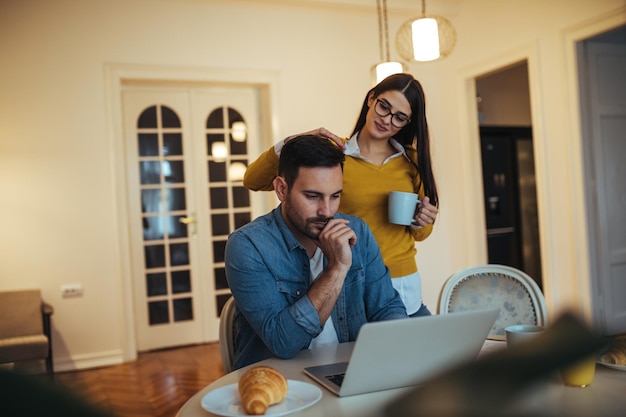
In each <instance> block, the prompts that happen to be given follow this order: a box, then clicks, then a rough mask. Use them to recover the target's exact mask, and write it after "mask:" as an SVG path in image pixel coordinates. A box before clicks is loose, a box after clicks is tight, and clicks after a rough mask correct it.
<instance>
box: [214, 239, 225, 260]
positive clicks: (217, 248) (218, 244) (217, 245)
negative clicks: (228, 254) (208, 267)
mask: <svg viewBox="0 0 626 417" xmlns="http://www.w3.org/2000/svg"><path fill="white" fill-rule="evenodd" d="M225 249H226V241H225V240H217V241H215V242H213V261H214V262H215V263H222V262H224V250H225Z"/></svg>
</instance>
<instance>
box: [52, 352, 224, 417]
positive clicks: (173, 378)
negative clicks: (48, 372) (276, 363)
mask: <svg viewBox="0 0 626 417" xmlns="http://www.w3.org/2000/svg"><path fill="white" fill-rule="evenodd" d="M223 375H224V370H223V368H222V360H221V357H220V346H219V343H209V344H203V345H196V346H190V347H183V348H176V349H168V350H160V351H155V352H147V353H140V354H139V357H138V359H137V360H136V361H134V362H131V363H125V364H122V365H115V366H110V367H106V368H99V369H90V370H84V371H74V372H59V373H56V374H55V381H56V382H58V383H61V384H63V385H64V386H65V387H67V388H68V389H69V390H70V391H71V392H72V393H74V394H76V395H78V396H80V397H83V398H85V399H86V400H87V401H89V402H90V403H91V404H94V405H95V406H97V407H100V408H102V409H103V410H105V411H107V412H109V413H111V414H113V415H114V416H116V417H174V416H175V415H176V413H177V412H178V410H179V409H180V407H181V406H182V405H183V404H184V403H185V402H186V401H187V400H188V399H189V398H190V397H191V396H193V395H194V394H195V393H197V392H198V391H200V389H202V388H204V387H205V386H207V385H208V384H210V383H211V382H213V381H215V380H216V379H218V378H220V377H221V376H223Z"/></svg>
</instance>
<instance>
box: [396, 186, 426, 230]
mask: <svg viewBox="0 0 626 417" xmlns="http://www.w3.org/2000/svg"><path fill="white" fill-rule="evenodd" d="M419 203H420V200H419V198H418V196H417V194H415V193H405V192H403V191H392V192H390V193H389V222H390V223H394V224H400V225H403V226H408V225H410V224H411V223H413V221H414V218H413V217H414V216H415V209H416V208H417V205H418V204H419Z"/></svg>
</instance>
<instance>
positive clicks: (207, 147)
mask: <svg viewBox="0 0 626 417" xmlns="http://www.w3.org/2000/svg"><path fill="white" fill-rule="evenodd" d="M258 94H259V93H258V91H256V90H255V89H254V88H253V87H248V88H246V87H241V88H230V87H228V88H227V87H225V88H216V87H197V86H191V87H185V86H183V87H176V86H174V87H172V86H169V87H167V86H166V87H158V86H124V87H123V89H122V105H123V109H122V115H123V124H124V126H123V128H124V141H125V154H126V177H127V181H126V184H127V187H128V192H127V196H128V204H127V205H128V212H127V221H128V226H129V236H130V242H131V248H130V249H131V254H130V256H131V263H132V280H133V285H132V287H133V297H132V298H133V305H134V313H135V323H134V326H135V334H136V345H137V349H138V351H146V350H151V349H157V348H164V347H170V346H177V345H186V344H193V343H200V342H207V341H214V340H217V339H218V328H219V313H220V311H221V308H222V306H223V304H224V303H225V302H226V300H227V299H228V297H229V296H230V291H229V290H228V287H227V283H226V278H225V273H224V258H223V255H224V247H225V243H226V239H227V237H228V234H229V233H231V232H232V231H233V230H234V229H236V228H237V227H240V226H242V225H243V224H245V223H247V222H249V221H250V220H251V219H253V218H254V217H256V216H257V215H258V214H260V213H258V210H259V209H258V207H261V206H262V204H261V203H260V201H258V200H255V199H258V198H260V197H259V196H258V195H255V194H253V193H251V192H249V191H248V190H246V189H245V188H244V187H243V185H242V181H241V180H242V174H243V172H244V171H245V168H246V166H247V165H248V163H249V162H251V161H252V160H253V158H251V156H253V155H258V146H259V145H258V144H259V141H260V139H259V132H260V126H259V113H260V112H259V108H258V103H259V97H258ZM257 194H258V193H257ZM253 207H256V208H257V209H253Z"/></svg>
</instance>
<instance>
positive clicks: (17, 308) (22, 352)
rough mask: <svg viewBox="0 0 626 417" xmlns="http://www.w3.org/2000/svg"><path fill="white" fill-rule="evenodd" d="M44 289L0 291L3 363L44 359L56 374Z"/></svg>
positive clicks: (49, 309)
mask: <svg viewBox="0 0 626 417" xmlns="http://www.w3.org/2000/svg"><path fill="white" fill-rule="evenodd" d="M52 313H53V308H52V306H50V305H49V304H46V303H45V302H44V301H43V300H42V298H41V291H40V290H38V289H33V290H12V291H0V363H10V362H13V363H17V362H23V361H32V360H44V361H45V368H46V373H47V374H48V375H53V374H54V367H53V362H52V334H51V328H50V316H51V315H52Z"/></svg>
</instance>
